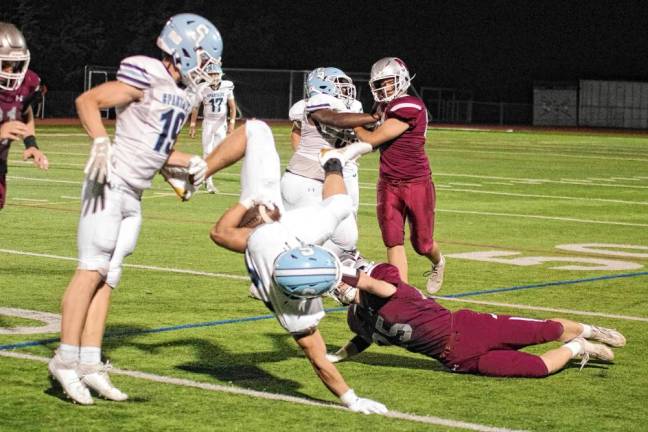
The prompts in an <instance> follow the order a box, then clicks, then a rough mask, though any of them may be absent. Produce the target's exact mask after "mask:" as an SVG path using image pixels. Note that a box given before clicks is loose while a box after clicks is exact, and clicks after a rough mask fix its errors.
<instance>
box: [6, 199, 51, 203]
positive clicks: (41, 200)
mask: <svg viewBox="0 0 648 432" xmlns="http://www.w3.org/2000/svg"><path fill="white" fill-rule="evenodd" d="M11 199H12V200H15V201H34V202H49V200H46V199H35V198H11Z"/></svg>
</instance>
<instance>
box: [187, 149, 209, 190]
mask: <svg viewBox="0 0 648 432" xmlns="http://www.w3.org/2000/svg"><path fill="white" fill-rule="evenodd" d="M187 170H188V171H189V175H190V176H191V177H190V178H191V179H193V185H194V186H200V185H201V184H202V182H204V181H205V175H206V174H207V162H205V160H204V159H203V158H201V157H200V156H192V157H191V159H189V166H187Z"/></svg>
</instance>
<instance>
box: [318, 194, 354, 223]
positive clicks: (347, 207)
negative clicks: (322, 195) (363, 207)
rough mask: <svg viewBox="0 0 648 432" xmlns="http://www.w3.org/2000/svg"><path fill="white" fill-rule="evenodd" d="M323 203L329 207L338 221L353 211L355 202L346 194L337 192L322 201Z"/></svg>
mask: <svg viewBox="0 0 648 432" xmlns="http://www.w3.org/2000/svg"><path fill="white" fill-rule="evenodd" d="M322 205H323V206H324V207H325V208H326V209H328V210H329V211H330V212H331V213H332V214H333V215H334V216H335V217H336V218H337V220H338V221H342V220H344V219H346V218H347V217H349V216H350V215H351V214H352V213H353V202H352V201H351V197H350V196H349V195H346V194H337V195H333V196H330V197H328V198H327V199H325V200H324V201H322Z"/></svg>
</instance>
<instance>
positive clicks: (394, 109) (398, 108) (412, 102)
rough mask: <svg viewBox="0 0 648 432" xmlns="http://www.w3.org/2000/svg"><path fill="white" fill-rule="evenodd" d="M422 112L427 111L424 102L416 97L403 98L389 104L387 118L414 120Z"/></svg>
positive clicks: (386, 110)
mask: <svg viewBox="0 0 648 432" xmlns="http://www.w3.org/2000/svg"><path fill="white" fill-rule="evenodd" d="M421 111H425V105H423V102H422V101H421V100H420V99H419V98H417V97H414V96H409V95H408V96H403V97H399V98H396V99H394V100H393V101H391V102H389V104H388V105H387V107H386V108H385V114H386V117H388V118H389V117H395V118H398V119H401V120H409V119H414V118H416V116H418V115H419V113H420V112H421Z"/></svg>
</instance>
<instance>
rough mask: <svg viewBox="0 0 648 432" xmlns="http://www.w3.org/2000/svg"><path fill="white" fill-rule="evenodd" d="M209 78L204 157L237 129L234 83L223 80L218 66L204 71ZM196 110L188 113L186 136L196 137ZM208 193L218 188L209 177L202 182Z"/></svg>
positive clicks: (205, 97) (205, 94)
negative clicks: (187, 133) (187, 134)
mask: <svg viewBox="0 0 648 432" xmlns="http://www.w3.org/2000/svg"><path fill="white" fill-rule="evenodd" d="M207 73H208V74H209V76H210V78H211V82H210V84H209V85H208V86H206V87H204V88H203V92H202V94H200V95H199V96H200V97H201V98H202V105H203V122H202V148H203V157H206V156H207V155H208V154H210V153H211V152H212V151H213V150H214V149H215V148H216V147H218V145H219V144H220V143H221V142H222V141H223V139H225V137H226V136H227V135H229V134H231V133H232V132H233V131H234V127H235V126H236V100H235V99H234V83H233V82H232V81H228V80H222V79H221V78H222V76H223V69H222V68H221V66H220V65H217V64H213V65H210V67H209V69H208V70H207ZM198 108H199V107H196V108H194V110H193V111H192V112H191V122H190V123H189V136H190V137H191V138H193V137H194V136H195V135H196V119H197V118H198ZM205 187H206V189H207V192H209V193H216V192H218V189H217V188H216V187H215V186H214V182H213V181H212V178H211V176H210V177H207V179H206V180H205Z"/></svg>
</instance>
